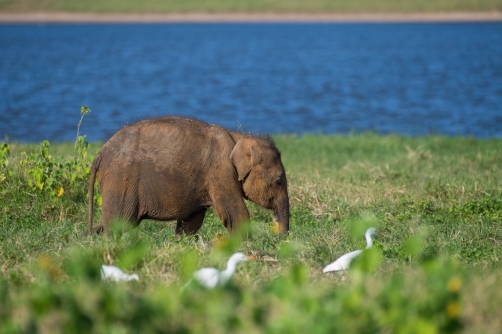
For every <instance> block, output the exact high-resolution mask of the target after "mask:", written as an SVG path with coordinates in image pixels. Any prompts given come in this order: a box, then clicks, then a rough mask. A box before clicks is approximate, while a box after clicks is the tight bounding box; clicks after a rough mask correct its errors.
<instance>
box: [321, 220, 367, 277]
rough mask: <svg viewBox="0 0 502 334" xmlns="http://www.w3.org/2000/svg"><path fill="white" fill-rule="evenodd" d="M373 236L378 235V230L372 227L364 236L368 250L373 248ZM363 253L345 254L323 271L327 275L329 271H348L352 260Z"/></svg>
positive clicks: (358, 251) (357, 251) (360, 251)
mask: <svg viewBox="0 0 502 334" xmlns="http://www.w3.org/2000/svg"><path fill="white" fill-rule="evenodd" d="M372 235H377V232H376V229H375V228H374V227H370V228H369V229H367V230H366V234H365V235H364V236H365V237H366V243H367V246H366V249H368V248H371V247H373V240H372V239H371V236H372ZM362 252H363V251H362V250H356V251H353V252H350V253H347V254H344V255H342V256H340V257H339V258H338V259H336V261H335V262H332V263H330V264H328V265H327V266H326V267H324V269H323V270H322V272H323V273H327V272H328V271H342V270H347V269H348V268H349V266H350V262H352V260H353V259H354V258H355V257H357V256H359V255H360V254H361V253H362Z"/></svg>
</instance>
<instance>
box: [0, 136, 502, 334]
mask: <svg viewBox="0 0 502 334" xmlns="http://www.w3.org/2000/svg"><path fill="white" fill-rule="evenodd" d="M275 139H276V143H277V146H278V147H279V149H280V150H281V152H282V158H283V163H284V165H285V168H286V171H287V174H288V183H289V193H290V201H291V231H290V235H289V236H288V238H286V239H285V240H282V241H279V240H278V238H277V236H276V235H275V234H274V233H273V232H272V217H271V214H270V212H269V211H267V210H263V209H261V208H259V207H257V206H255V205H252V204H251V203H248V207H249V209H250V213H251V217H252V222H251V224H250V227H249V231H250V232H251V233H250V234H248V235H247V237H245V238H244V239H242V240H241V239H239V238H237V237H230V238H228V237H227V233H226V231H225V230H224V228H223V227H222V225H221V223H220V222H219V220H218V218H217V217H216V215H215V213H214V212H212V211H211V212H210V213H209V215H208V216H206V220H205V223H204V224H203V227H202V229H201V231H200V237H199V238H183V239H176V238H175V236H174V223H173V222H167V223H166V222H154V221H144V222H142V223H141V225H140V226H139V228H136V229H132V230H127V229H126V230H123V225H121V224H118V225H117V226H116V228H115V230H114V232H113V233H111V234H110V235H108V236H95V237H92V238H89V239H83V238H81V236H80V235H81V234H82V233H83V232H84V231H85V230H86V225H87V218H86V217H87V199H86V196H87V175H88V171H87V169H86V168H87V167H88V165H89V161H90V160H91V159H92V156H93V155H94V154H95V153H96V152H97V150H98V149H99V147H100V145H101V144H98V143H93V144H91V145H90V146H89V147H86V146H85V143H83V142H81V143H79V144H78V145H77V150H76V151H75V148H74V144H73V143H65V144H54V145H50V146H49V145H48V143H45V144H42V145H38V144H17V143H10V144H9V147H8V150H9V151H10V155H8V154H7V146H6V145H3V146H2V144H0V149H1V150H0V151H1V152H3V153H2V154H0V203H1V215H0V243H1V248H0V264H1V267H0V276H1V277H0V332H2V333H27V332H30V333H31V332H37V333H73V332H86V333H89V332H92V333H103V332H106V333H133V332H141V333H160V332H169V333H175V332H176V333H208V332H210V333H223V332H236V333H244V332H245V333H264V332H266V333H303V332H309V333H335V332H341V333H455V332H465V333H500V332H502V320H501V318H500V310H501V309H502V289H501V288H500V286H502V285H501V284H502V270H501V268H500V258H501V256H502V178H501V175H502V150H501V148H502V140H500V139H491V140H476V139H472V138H461V137H456V138H447V137H441V136H433V135H431V136H426V137H418V138H409V137H402V136H395V135H388V136H381V135H376V134H372V133H365V134H352V135H346V136H341V135H335V136H328V135H305V136H301V137H297V136H277V137H276V138H275ZM22 152H26V154H23V153H22ZM96 200H98V201H99V197H96ZM99 219H100V210H99V207H98V209H97V210H96V212H95V223H96V222H97V221H99ZM369 225H375V226H376V227H377V229H378V231H379V232H380V233H381V235H380V237H378V238H377V239H376V242H375V246H374V248H373V249H372V251H371V252H367V253H366V254H365V255H364V256H363V258H362V259H361V260H360V261H359V262H356V263H355V264H354V266H353V267H352V268H351V271H350V272H349V273H347V274H344V275H333V274H323V273H322V268H323V267H324V266H325V265H326V264H328V263H330V262H331V261H333V260H335V259H336V258H337V257H338V256H339V255H341V254H343V253H346V252H348V251H352V250H355V249H362V248H364V247H365V241H364V238H363V233H364V230H365V228H366V227H368V226H369ZM237 250H239V251H243V252H245V253H247V254H250V255H254V256H255V257H256V258H257V260H256V261H250V262H247V263H243V264H241V265H240V266H239V268H238V270H237V273H236V274H235V275H234V277H233V278H232V281H231V284H230V285H229V286H228V287H225V288H222V289H216V290H210V291H206V290H204V289H201V288H198V287H196V286H193V287H190V288H189V289H186V290H185V291H184V292H180V287H181V286H183V285H184V284H185V283H186V282H187V281H188V279H189V278H190V277H191V275H192V273H193V271H194V270H195V269H197V268H201V267H203V266H216V267H218V268H223V267H224V266H225V263H226V260H227V258H228V256H229V255H230V254H232V253H233V252H235V251H237ZM101 264H114V265H118V266H120V267H121V268H122V269H124V270H125V271H126V272H136V273H138V274H139V276H140V281H139V282H128V283H118V284H113V283H106V282H101V280H100V278H99V268H100V266H101Z"/></svg>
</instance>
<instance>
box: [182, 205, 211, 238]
mask: <svg viewBox="0 0 502 334" xmlns="http://www.w3.org/2000/svg"><path fill="white" fill-rule="evenodd" d="M206 210H207V208H202V209H200V210H198V211H195V212H194V213H192V214H190V215H189V216H188V217H187V218H184V219H178V222H177V224H176V236H178V237H181V236H182V235H183V233H184V234H187V235H194V234H195V233H197V231H199V229H200V227H201V226H202V222H203V221H204V216H205V215H206Z"/></svg>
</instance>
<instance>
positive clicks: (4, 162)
mask: <svg viewBox="0 0 502 334" xmlns="http://www.w3.org/2000/svg"><path fill="white" fill-rule="evenodd" d="M9 155H10V150H9V144H7V143H4V144H1V145H0V183H2V182H3V181H4V180H5V179H7V178H9V177H11V176H12V170H11V169H10V168H9V160H8V159H7V158H8V157H9Z"/></svg>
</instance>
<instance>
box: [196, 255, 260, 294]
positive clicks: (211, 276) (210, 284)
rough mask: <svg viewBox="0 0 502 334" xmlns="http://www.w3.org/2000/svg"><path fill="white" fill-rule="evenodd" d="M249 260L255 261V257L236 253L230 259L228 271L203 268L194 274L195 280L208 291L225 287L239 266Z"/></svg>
mask: <svg viewBox="0 0 502 334" xmlns="http://www.w3.org/2000/svg"><path fill="white" fill-rule="evenodd" d="M247 260H254V257H251V256H246V255H244V254H243V253H235V254H233V255H232V256H231V257H230V258H229V259H228V262H227V269H225V270H223V271H220V270H218V269H216V268H202V269H200V270H197V271H196V272H195V273H194V274H193V279H194V280H195V281H196V282H197V283H199V284H200V285H202V286H204V287H206V288H208V289H212V288H214V287H216V286H223V285H225V283H227V282H228V280H229V279H230V278H231V277H232V275H233V274H234V272H235V269H236V268H237V264H238V263H240V262H244V261H247ZM189 283H190V282H189Z"/></svg>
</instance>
